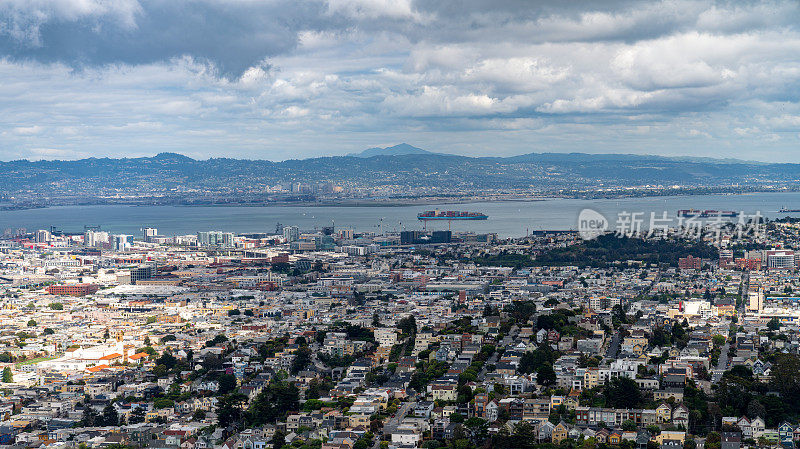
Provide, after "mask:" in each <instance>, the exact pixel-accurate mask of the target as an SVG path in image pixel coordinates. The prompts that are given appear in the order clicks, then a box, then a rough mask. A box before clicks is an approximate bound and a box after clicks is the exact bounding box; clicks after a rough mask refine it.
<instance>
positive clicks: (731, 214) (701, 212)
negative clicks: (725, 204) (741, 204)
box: [678, 209, 739, 218]
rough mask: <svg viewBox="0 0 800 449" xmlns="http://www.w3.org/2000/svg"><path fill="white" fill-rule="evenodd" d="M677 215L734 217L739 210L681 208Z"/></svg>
mask: <svg viewBox="0 0 800 449" xmlns="http://www.w3.org/2000/svg"><path fill="white" fill-rule="evenodd" d="M678 216H679V217H687V218H694V217H696V218H712V217H723V218H736V217H738V216H739V212H734V211H732V210H711V209H708V210H697V209H681V210H679V211H678Z"/></svg>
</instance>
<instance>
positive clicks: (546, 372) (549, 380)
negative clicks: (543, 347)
mask: <svg viewBox="0 0 800 449" xmlns="http://www.w3.org/2000/svg"><path fill="white" fill-rule="evenodd" d="M536 383H538V384H539V385H544V386H550V385H555V383H556V372H555V370H553V367H552V366H550V365H543V366H542V367H541V368H539V373H538V374H537V375H536Z"/></svg>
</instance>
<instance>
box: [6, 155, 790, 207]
mask: <svg viewBox="0 0 800 449" xmlns="http://www.w3.org/2000/svg"><path fill="white" fill-rule="evenodd" d="M301 184H302V185H301ZM298 185H299V187H298ZM276 186H284V187H285V188H287V189H289V190H290V191H291V192H290V193H287V194H278V193H275V191H276V190H278V189H275V187H276ZM292 186H295V188H294V189H292V188H291V187H292ZM333 186H340V187H342V188H343V189H344V190H341V189H339V188H333ZM656 186H661V187H663V188H665V189H671V190H670V191H671V192H672V193H683V192H686V193H692V192H697V191H703V192H738V191H752V190H764V189H775V188H787V189H800V165H798V164H768V163H760V162H748V161H738V160H729V159H726V160H717V159H705V158H670V157H661V156H641V155H630V154H585V153H531V154H525V155H520V156H512V157H467V156H457V155H450V154H440V153H432V152H430V151H426V150H423V149H420V148H416V147H413V146H411V145H408V144H400V145H396V146H392V147H387V148H370V149H368V150H365V151H363V152H361V153H358V154H354V155H348V156H337V157H317V158H311V159H302V160H287V161H282V162H272V161H267V160H246V159H230V158H214V159H208V160H195V159H192V158H189V157H186V156H183V155H180V154H175V153H161V154H158V155H156V156H153V157H143V158H122V159H110V158H89V159H81V160H75V161H35V162H32V161H27V160H21V161H11V162H0V203H6V204H8V203H15V204H16V203H18V202H24V203H25V204H28V203H35V204H48V205H51V204H71V203H76V202H78V203H81V202H92V201H99V202H123V203H125V202H137V201H145V200H146V201H150V202H155V203H187V202H188V203H192V202H222V203H226V202H233V203H241V202H245V203H247V202H253V203H259V202H270V201H316V200H319V199H320V198H326V197H327V198H330V197H345V198H359V199H363V198H370V197H376V196H377V197H381V198H417V197H437V196H438V197H458V196H466V195H475V196H481V195H486V194H493V193H497V192H500V193H506V194H511V193H520V192H521V193H523V194H558V195H567V196H584V197H591V196H604V195H619V194H628V193H629V192H634V191H635V192H639V193H637V194H653V193H658V191H657V190H654V187H656ZM631 189H633V190H631ZM662 190H664V189H662ZM615 191H616V192H615ZM642 192H644V193H642Z"/></svg>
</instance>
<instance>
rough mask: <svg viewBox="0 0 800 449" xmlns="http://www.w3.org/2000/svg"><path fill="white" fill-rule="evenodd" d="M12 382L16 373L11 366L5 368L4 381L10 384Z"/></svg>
mask: <svg viewBox="0 0 800 449" xmlns="http://www.w3.org/2000/svg"><path fill="white" fill-rule="evenodd" d="M12 382H14V374H13V373H12V372H11V368H9V367H5V368H3V383H4V384H10V383H12Z"/></svg>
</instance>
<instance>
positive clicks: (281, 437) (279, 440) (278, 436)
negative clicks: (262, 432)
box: [270, 430, 286, 449]
mask: <svg viewBox="0 0 800 449" xmlns="http://www.w3.org/2000/svg"><path fill="white" fill-rule="evenodd" d="M270 444H272V448H273V449H279V448H281V447H283V445H284V444H286V435H285V434H284V433H283V432H282V431H280V430H276V431H275V434H274V435H273V436H272V441H270Z"/></svg>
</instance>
